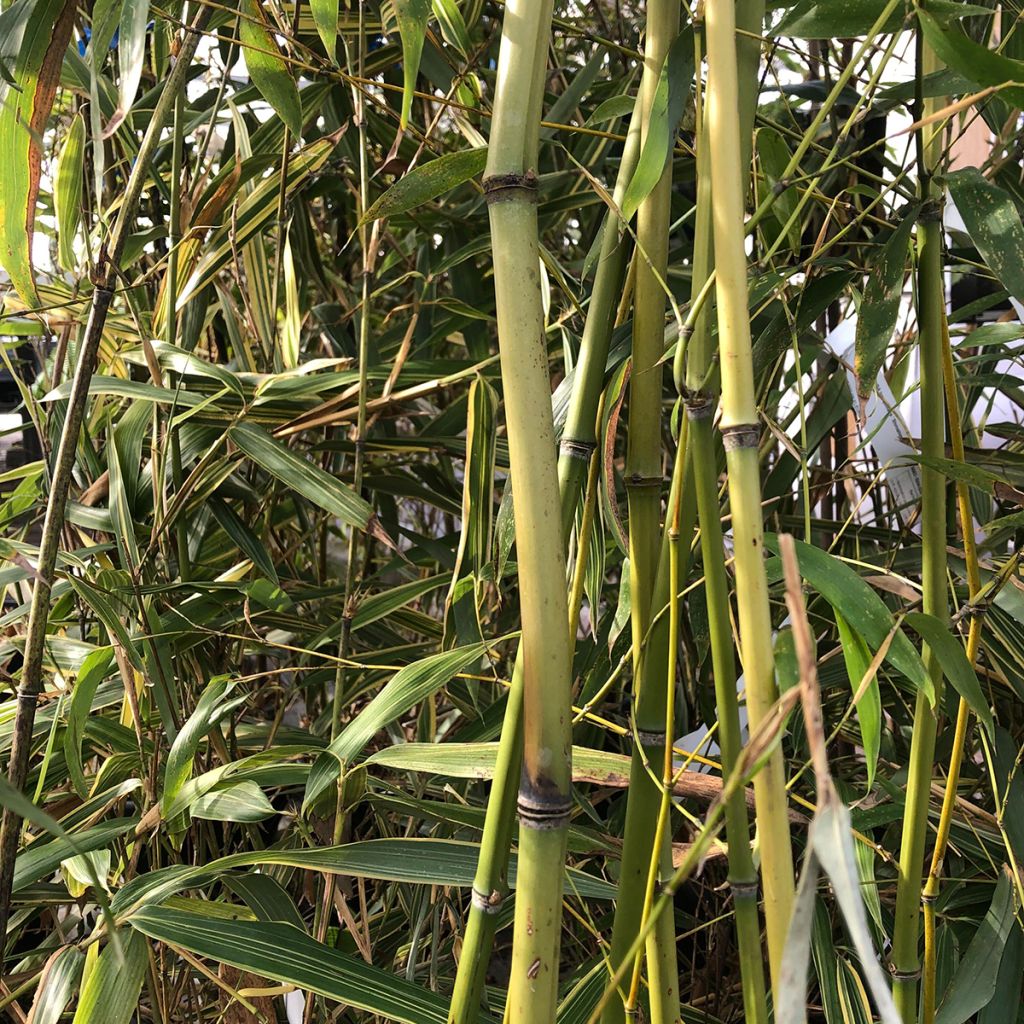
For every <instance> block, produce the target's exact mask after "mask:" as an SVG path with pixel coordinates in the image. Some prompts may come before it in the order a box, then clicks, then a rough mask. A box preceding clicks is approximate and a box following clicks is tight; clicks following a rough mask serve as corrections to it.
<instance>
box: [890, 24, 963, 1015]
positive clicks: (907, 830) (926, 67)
mask: <svg viewBox="0 0 1024 1024" xmlns="http://www.w3.org/2000/svg"><path fill="white" fill-rule="evenodd" d="M918 47H919V55H918V83H919V88H920V81H921V79H922V78H924V76H926V75H927V74H929V73H930V72H932V71H934V70H936V69H937V67H938V64H937V61H936V59H935V56H934V54H933V53H932V51H931V49H930V48H929V47H928V46H927V45H926V44H925V43H924V41H923V40H922V39H920V37H919V40H918ZM941 104H942V100H941V99H940V98H935V99H930V100H927V101H925V102H924V104H923V106H922V107H921V108H920V109H921V112H922V115H923V116H924V117H927V116H928V115H929V114H930V113H932V112H933V111H935V110H937V109H939V108H940V107H941ZM917 144H918V161H919V166H918V177H919V191H920V196H921V199H922V200H923V204H924V205H923V207H922V210H921V213H920V215H919V222H918V226H917V320H918V338H919V340H918V349H919V352H920V366H921V371H920V372H921V395H920V403H921V454H922V455H924V456H925V457H928V458H932V459H941V458H943V456H944V455H945V421H944V415H943V406H944V402H943V382H942V363H943V322H944V319H945V313H944V309H945V284H944V281H943V273H942V205H941V201H942V193H941V190H940V189H939V188H938V187H937V186H936V185H935V184H934V182H933V181H932V174H933V173H934V171H935V170H936V168H937V167H938V164H939V161H940V160H941V156H942V149H941V128H940V127H939V126H937V125H929V126H926V127H924V128H919V129H918V134H917ZM921 545H922V547H921V587H922V595H923V598H924V610H925V612H926V613H927V614H929V615H935V616H936V617H938V618H939V619H940V620H942V621H943V622H946V621H947V620H948V614H949V609H948V604H947V597H946V479H945V477H944V476H943V475H942V473H940V472H939V471H938V470H935V469H932V468H929V467H928V466H927V465H922V467H921ZM924 661H925V667H926V668H927V669H928V673H929V676H930V677H931V681H932V685H933V686H934V688H935V705H934V707H933V706H932V705H931V704H930V703H929V701H928V698H927V696H925V695H924V694H923V693H919V694H918V697H917V703H916V706H915V708H914V730H913V737H912V739H911V745H910V764H909V772H908V776H907V797H906V807H905V810H904V814H903V833H902V842H901V844H900V861H899V876H898V880H897V884H896V918H895V925H894V930H893V942H892V967H893V979H894V983H893V997H894V998H895V1001H896V1008H897V1009H898V1010H899V1012H900V1015H901V1016H902V1018H903V1020H904V1022H905V1024H912V1022H915V1021H916V1020H917V1012H918V987H917V980H918V978H919V976H920V960H919V957H918V930H919V929H918V926H919V918H920V911H921V893H922V878H921V875H922V870H923V866H924V849H925V840H926V837H927V831H928V807H929V803H930V800H931V783H932V764H933V762H934V760H935V736H936V731H937V728H938V716H939V709H940V708H941V706H942V665H941V664H940V662H939V659H938V658H937V657H936V656H935V654H934V653H933V652H932V651H931V649H930V648H928V647H927V646H926V648H925V651H924Z"/></svg>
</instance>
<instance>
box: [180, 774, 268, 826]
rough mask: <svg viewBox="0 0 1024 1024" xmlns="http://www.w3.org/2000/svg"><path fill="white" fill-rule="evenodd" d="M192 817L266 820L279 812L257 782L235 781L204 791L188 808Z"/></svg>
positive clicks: (249, 820)
mask: <svg viewBox="0 0 1024 1024" xmlns="http://www.w3.org/2000/svg"><path fill="white" fill-rule="evenodd" d="M189 811H190V813H191V815H192V817H193V818H207V819H209V820H210V821H240V822H247V821H248V822H253V821H266V819H267V818H271V817H273V816H274V815H275V814H276V813H277V812H276V811H275V810H274V805H273V804H272V803H271V802H270V801H269V800H268V799H267V796H266V794H265V793H264V792H263V790H262V789H260V787H259V786H257V785H256V783H255V782H251V781H242V782H232V783H229V784H228V785H226V786H223V787H220V788H218V789H214V790H211V791H210V792H209V793H204V794H203V795H202V796H201V797H199V798H198V799H197V800H196V801H195V803H193V804H192V806H191V807H190V808H189Z"/></svg>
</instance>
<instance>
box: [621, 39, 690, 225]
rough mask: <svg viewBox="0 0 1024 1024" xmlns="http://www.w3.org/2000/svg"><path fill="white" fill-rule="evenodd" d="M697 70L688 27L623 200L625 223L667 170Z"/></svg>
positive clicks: (668, 64)
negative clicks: (694, 68)
mask: <svg viewBox="0 0 1024 1024" xmlns="http://www.w3.org/2000/svg"><path fill="white" fill-rule="evenodd" d="M693 67H694V49H693V29H692V28H691V27H689V26H687V27H686V28H685V29H683V31H682V32H680V33H679V35H678V36H676V38H675V40H674V41H673V43H672V46H671V47H670V48H669V51H668V53H667V54H666V56H665V64H664V66H663V67H662V69H661V77H660V78H659V79H658V88H657V91H656V92H655V94H654V100H653V102H652V104H651V112H650V117H649V120H648V122H647V131H646V132H645V135H644V145H643V149H642V150H641V151H640V159H639V161H638V162H637V165H636V170H635V171H634V172H633V177H632V178H631V179H630V182H629V185H628V187H627V188H626V194H625V196H623V199H622V218H623V220H625V221H629V220H631V219H632V217H633V214H634V213H636V211H637V210H638V209H639V208H640V204H641V203H642V202H643V201H644V199H646V198H647V196H649V195H650V194H651V191H652V190H653V189H654V186H655V185H657V184H658V181H659V180H660V178H661V175H662V172H663V171H664V170H665V164H666V162H667V161H668V159H669V156H670V155H671V153H672V148H673V146H674V145H675V139H676V132H677V131H678V130H679V122H680V121H681V120H682V118H683V109H684V107H685V105H686V98H687V97H688V96H689V95H690V86H691V84H692V82H693Z"/></svg>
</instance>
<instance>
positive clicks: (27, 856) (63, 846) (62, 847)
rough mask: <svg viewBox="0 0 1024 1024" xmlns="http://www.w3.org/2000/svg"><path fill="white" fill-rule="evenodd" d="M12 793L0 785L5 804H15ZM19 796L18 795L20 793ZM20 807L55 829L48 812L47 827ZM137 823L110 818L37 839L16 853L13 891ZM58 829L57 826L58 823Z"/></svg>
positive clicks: (8, 788) (135, 821)
mask: <svg viewBox="0 0 1024 1024" xmlns="http://www.w3.org/2000/svg"><path fill="white" fill-rule="evenodd" d="M0 781H2V780H0ZM12 792H14V791H13V790H11V789H10V786H9V785H8V784H7V783H6V782H3V783H2V784H0V795H2V799H0V802H2V803H3V804H4V806H11V807H14V806H15V805H14V804H13V803H11V802H10V801H9V797H10V793H12ZM18 795H19V796H21V794H18ZM22 799H23V800H26V801H27V797H22ZM21 806H22V809H21V810H18V812H17V813H19V814H21V816H22V817H23V818H25V819H27V820H29V821H35V822H36V824H39V825H40V826H41V827H48V828H49V830H50V831H54V826H55V825H56V822H54V821H53V819H52V818H50V817H49V815H46V816H45V819H43V820H47V819H48V820H49V823H50V824H49V826H45V825H42V823H41V821H40V820H37V819H36V818H30V817H29V815H28V814H26V813H24V807H23V805H21ZM37 813H42V812H37ZM138 823H139V819H138V818H112V819H111V820H110V821H104V822H102V823H101V824H99V825H94V826H93V827H92V828H87V829H85V830H84V831H82V832H75V833H73V834H70V833H66V832H64V830H63V829H60V831H59V832H57V835H58V836H60V838H58V839H52V840H50V841H49V842H45V843H44V842H41V841H40V840H38V839H37V840H36V841H35V842H34V843H31V844H30V845H29V846H27V847H25V849H24V850H22V851H21V853H19V854H18V859H17V860H16V861H15V863H14V886H13V889H12V891H13V892H19V891H20V890H21V889H24V888H26V887H27V886H30V885H33V884H34V883H36V882H38V881H39V880H40V879H42V878H46V877H47V876H48V875H52V874H53V872H54V871H56V870H57V868H59V867H60V865H61V863H62V862H63V861H65V860H67V859H68V858H69V857H74V856H76V855H80V854H83V853H90V852H91V851H92V850H99V849H101V848H102V847H105V846H107V845H108V844H109V843H111V842H112V841H113V840H115V839H117V838H118V837H119V836H122V835H124V834H125V833H126V832H128V831H129V830H131V829H134V828H135V826H136V825H137V824H138ZM57 828H60V827H59V826H57Z"/></svg>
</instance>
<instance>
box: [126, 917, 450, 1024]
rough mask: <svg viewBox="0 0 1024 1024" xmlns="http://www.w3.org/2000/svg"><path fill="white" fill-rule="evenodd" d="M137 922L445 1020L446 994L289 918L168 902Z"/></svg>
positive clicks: (326, 988) (266, 968) (389, 1007)
mask: <svg viewBox="0 0 1024 1024" xmlns="http://www.w3.org/2000/svg"><path fill="white" fill-rule="evenodd" d="M131 924H132V927H133V928H135V929H136V930H137V931H139V932H141V933H142V934H144V935H148V936H149V937H150V938H152V939H156V940H158V941H160V942H172V943H174V944H175V945H176V946H183V947H184V948H185V949H188V950H191V951H192V952H193V953H197V954H198V955H199V956H205V957H210V958H211V959H213V960H217V961H219V962H220V963H226V964H231V965H232V966H233V967H237V968H238V969H239V970H243V971H251V972H252V973H253V974H255V975H258V976H259V977H262V978H273V979H274V980H275V981H279V982H283V983H285V984H290V985H295V986H297V987H298V988H301V989H304V990H306V991H307V992H315V993H317V994H318V995H322V996H325V997H326V998H328V999H334V1000H336V1001H337V1002H340V1003H345V1004H346V1005H348V1006H350V1007H353V1008H354V1009H357V1010H365V1011H367V1012H368V1013H372V1014H376V1015H378V1016H380V1017H384V1018H387V1019H388V1020H393V1021H401V1022H404V1024H446V1022H447V1020H448V1000H447V999H444V998H442V997H441V996H438V995H435V994H434V993H433V992H428V991H427V990H426V989H424V988H421V987H420V986H419V985H414V984H413V983H412V982H410V981H406V980H405V979H404V978H399V977H396V976H395V975H393V974H389V973H388V972H386V971H383V970H381V969H380V968H379V967H372V966H370V965H369V964H367V963H365V962H364V961H363V960H361V959H358V958H356V957H354V956H349V955H348V954H346V953H342V952H341V951H340V950H337V949H334V948H333V947H332V946H325V945H323V944H322V943H319V942H316V941H315V940H314V939H312V938H310V937H309V936H308V935H307V934H306V933H305V932H303V931H300V930H299V929H298V928H294V927H292V926H291V925H287V924H278V923H276V922H268V921H204V920H201V919H199V918H197V917H196V916H195V915H193V914H189V913H187V912H183V911H180V910H171V909H169V908H167V907H147V908H146V909H144V910H140V911H138V912H137V913H136V914H135V915H133V917H132V918H131Z"/></svg>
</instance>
